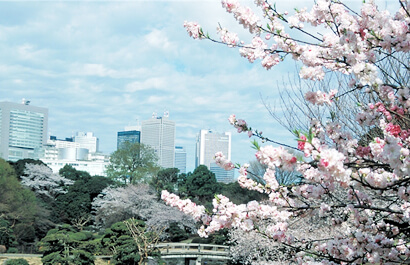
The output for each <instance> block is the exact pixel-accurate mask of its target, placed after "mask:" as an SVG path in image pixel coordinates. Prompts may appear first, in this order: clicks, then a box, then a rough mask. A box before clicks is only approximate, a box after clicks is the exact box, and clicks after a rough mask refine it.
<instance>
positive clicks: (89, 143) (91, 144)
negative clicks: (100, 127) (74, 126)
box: [74, 132, 99, 153]
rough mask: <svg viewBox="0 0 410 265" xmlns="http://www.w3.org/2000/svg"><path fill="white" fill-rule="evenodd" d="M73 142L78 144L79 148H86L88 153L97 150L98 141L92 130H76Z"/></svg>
mask: <svg viewBox="0 0 410 265" xmlns="http://www.w3.org/2000/svg"><path fill="white" fill-rule="evenodd" d="M74 142H76V143H79V144H80V148H86V149H88V151H89V152H90V153H97V152H98V145H99V141H98V138H97V137H95V136H94V133H92V132H77V133H76V135H75V136H74Z"/></svg>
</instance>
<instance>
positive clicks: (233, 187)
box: [218, 182, 268, 204]
mask: <svg viewBox="0 0 410 265" xmlns="http://www.w3.org/2000/svg"><path fill="white" fill-rule="evenodd" d="M218 184H219V185H220V193H221V194H223V195H225V196H226V197H228V198H229V199H230V200H231V201H232V202H233V203H235V204H243V203H248V202H250V201H261V200H263V199H267V198H268V197H267V196H266V194H262V193H260V192H257V191H254V190H248V189H244V188H242V187H241V186H240V185H239V183H238V182H232V183H228V184H225V183H218Z"/></svg>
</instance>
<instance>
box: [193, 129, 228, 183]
mask: <svg viewBox="0 0 410 265" xmlns="http://www.w3.org/2000/svg"><path fill="white" fill-rule="evenodd" d="M217 152H222V153H223V154H224V156H225V157H226V158H227V159H228V160H231V133H230V132H223V133H219V132H214V131H212V130H201V131H200V132H199V134H198V136H197V143H196V160H195V167H198V166H199V165H205V166H207V167H208V169H209V170H210V171H212V172H213V173H214V174H215V176H216V179H217V181H218V182H225V183H229V182H232V181H233V180H234V171H233V170H231V171H225V170H223V169H222V170H220V169H219V167H218V166H217V165H216V164H215V160H214V156H215V153H217Z"/></svg>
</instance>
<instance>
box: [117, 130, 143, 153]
mask: <svg viewBox="0 0 410 265" xmlns="http://www.w3.org/2000/svg"><path fill="white" fill-rule="evenodd" d="M126 142H129V143H132V144H133V143H141V132H140V131H135V130H133V131H123V132H118V133H117V150H118V149H121V148H122V146H123V145H124V144H125V143H126Z"/></svg>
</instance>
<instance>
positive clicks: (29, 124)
mask: <svg viewBox="0 0 410 265" xmlns="http://www.w3.org/2000/svg"><path fill="white" fill-rule="evenodd" d="M29 104H30V101H28V100H24V99H23V101H22V103H21V104H18V103H12V102H0V157H1V158H3V159H5V160H10V161H17V160H19V159H24V158H34V159H35V158H36V156H35V154H36V150H38V149H40V148H42V147H43V145H45V144H46V142H47V126H48V109H47V108H42V107H35V106H31V105H29Z"/></svg>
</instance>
